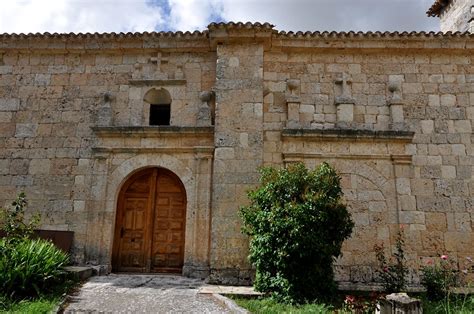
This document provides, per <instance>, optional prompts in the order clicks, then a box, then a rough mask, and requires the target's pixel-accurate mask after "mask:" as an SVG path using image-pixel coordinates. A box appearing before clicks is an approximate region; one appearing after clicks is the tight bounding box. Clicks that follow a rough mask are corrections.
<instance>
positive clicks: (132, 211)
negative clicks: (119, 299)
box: [112, 168, 186, 272]
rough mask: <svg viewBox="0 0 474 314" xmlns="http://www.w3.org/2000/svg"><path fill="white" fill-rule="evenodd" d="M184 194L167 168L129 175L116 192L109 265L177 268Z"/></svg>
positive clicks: (155, 269) (156, 269) (180, 260)
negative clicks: (112, 242) (113, 233)
mask: <svg viewBox="0 0 474 314" xmlns="http://www.w3.org/2000/svg"><path fill="white" fill-rule="evenodd" d="M185 219H186V195H185V191H184V188H183V186H182V184H181V181H179V179H178V178H177V177H176V176H175V175H174V174H172V173H171V172H169V171H167V170H164V169H159V168H153V169H147V170H144V171H142V172H140V173H139V174H137V175H134V176H132V177H131V178H130V179H129V181H128V182H127V183H126V184H125V185H124V187H123V189H122V191H121V192H120V196H119V205H118V212H117V223H116V229H115V242H114V253H113V260H112V264H113V269H114V270H116V271H126V272H181V269H182V267H183V262H184V238H185V237H184V232H185Z"/></svg>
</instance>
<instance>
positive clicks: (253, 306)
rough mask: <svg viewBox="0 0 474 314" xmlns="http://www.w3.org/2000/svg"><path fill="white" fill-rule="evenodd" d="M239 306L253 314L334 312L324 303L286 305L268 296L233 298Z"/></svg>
mask: <svg viewBox="0 0 474 314" xmlns="http://www.w3.org/2000/svg"><path fill="white" fill-rule="evenodd" d="M234 301H235V303H237V304H238V305H239V306H241V307H243V308H245V309H247V310H249V311H250V312H251V313H255V314H272V313H292V314H293V313H294V314H299V313H321V314H322V313H334V310H333V309H332V306H328V305H325V304H305V305H300V306H295V305H288V304H282V303H278V302H275V301H273V300H271V299H269V298H261V299H242V298H236V299H234Z"/></svg>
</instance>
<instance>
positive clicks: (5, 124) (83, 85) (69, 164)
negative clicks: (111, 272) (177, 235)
mask: <svg viewBox="0 0 474 314" xmlns="http://www.w3.org/2000/svg"><path fill="white" fill-rule="evenodd" d="M166 43H167V41H166V40H158V39H156V38H155V39H146V40H144V39H138V40H137V39H134V38H132V39H129V40H128V41H127V40H123V41H120V40H115V41H114V40H107V39H96V38H88V39H85V38H81V39H77V38H69V39H67V40H64V39H61V38H59V39H47V38H43V39H37V40H34V39H31V40H29V39H24V38H10V39H8V40H5V41H3V39H2V44H1V47H2V48H0V206H2V207H3V206H7V205H9V204H10V203H11V201H12V200H13V199H14V198H15V196H16V195H17V194H18V193H19V192H20V191H25V193H26V195H27V198H28V200H29V213H33V212H36V211H39V212H40V213H41V226H40V228H42V229H50V230H69V231H73V232H74V243H73V259H74V261H75V262H77V263H85V262H88V263H92V264H105V265H106V264H109V263H110V254H111V253H110V250H111V246H112V243H111V239H112V236H113V225H114V222H115V208H116V207H115V206H116V203H115V201H116V200H115V196H116V194H115V193H118V190H119V188H120V184H121V183H123V182H121V181H119V182H116V183H117V186H115V188H116V189H117V191H113V192H111V191H108V188H109V189H110V185H111V183H110V180H112V179H114V180H117V178H112V179H111V177H110V176H111V174H112V173H113V172H114V171H115V169H117V168H120V167H121V166H122V165H123V164H124V163H125V162H126V161H129V160H131V159H132V158H134V157H135V158H137V159H140V160H142V161H144V162H142V163H139V162H135V163H132V165H135V167H144V166H151V165H155V166H160V161H162V162H161V164H169V165H171V166H172V165H176V167H177V168H178V169H180V168H181V170H180V171H181V173H182V174H183V173H184V174H186V173H187V172H186V171H188V172H189V171H190V174H189V173H188V174H187V176H188V177H189V178H187V180H192V182H195V183H193V185H191V186H194V184H198V183H199V184H204V185H205V184H209V182H210V171H211V165H210V164H209V163H208V162H207V161H203V162H202V163H201V164H199V163H196V161H195V160H196V159H197V158H198V157H199V156H201V155H202V154H201V153H196V152H194V151H193V150H192V147H193V146H194V145H196V146H199V145H201V146H202V147H208V146H209V145H208V144H207V142H210V143H211V145H212V142H213V137H212V131H211V133H210V135H205V138H206V136H207V138H208V139H209V140H206V139H205V138H204V140H203V139H202V136H203V135H199V132H198V134H197V136H198V138H197V139H196V138H194V139H193V135H192V134H191V138H190V135H189V134H188V135H186V134H184V135H180V134H179V135H176V132H175V133H174V134H171V135H167V134H166V133H165V134H159V133H155V134H148V135H143V132H142V133H141V135H140V136H139V137H137V136H134V135H133V134H131V133H130V132H125V133H120V132H119V133H118V134H119V136H118V138H117V135H116V134H115V135H113V136H112V137H111V136H110V135H107V137H106V138H107V139H108V140H107V142H104V141H103V140H102V139H101V138H100V136H98V135H97V133H96V132H95V131H94V130H93V128H94V127H97V126H104V125H106V126H108V127H112V128H113V127H116V126H122V127H130V126H135V127H137V126H146V125H148V110H149V109H148V108H149V104H147V103H145V102H144V101H143V96H144V94H145V93H146V91H147V90H149V89H151V88H153V87H157V88H166V89H167V90H168V91H169V92H170V94H171V97H172V105H171V107H172V110H171V111H172V112H171V124H172V125H174V126H178V127H194V126H196V123H197V122H196V121H197V113H198V110H199V107H200V106H201V104H202V101H201V100H200V99H199V94H200V93H201V92H202V91H206V90H207V91H208V90H210V88H211V87H212V86H213V85H214V80H215V55H214V53H212V52H209V49H202V48H199V47H200V46H202V43H201V42H200V41H199V39H198V40H196V39H195V38H191V39H187V43H186V45H188V46H192V47H191V48H190V49H189V48H188V49H184V50H187V52H186V51H184V52H179V51H176V46H177V44H176V41H174V42H172V44H173V45H171V47H172V48H173V49H174V52H172V53H170V52H169V50H166V49H164V50H163V49H158V48H156V47H159V44H161V45H165V46H166ZM30 45H31V49H29V48H28V47H29V46H30ZM119 47H122V49H120V50H119ZM147 47H148V48H147ZM66 48H67V51H66ZM195 49H197V51H196V50H195ZM106 103H107V104H108V105H109V106H110V107H111V111H110V112H109V113H108V115H109V116H108V117H105V120H106V121H105V122H104V121H100V120H101V119H103V118H104V117H103V116H102V117H101V109H102V108H103V107H104V104H106ZM104 123H105V124H104ZM139 131H140V130H139ZM132 133H133V132H132ZM178 133H179V132H178ZM185 133H186V132H185ZM188 133H189V132H188ZM191 133H192V132H191ZM139 134H140V132H139ZM114 136H115V138H114ZM167 136H168V137H169V136H171V139H170V138H164V137H167ZM150 137H152V138H153V137H154V139H150ZM176 137H178V140H173V139H176ZM181 138H184V139H181ZM186 138H187V139H186ZM200 138H201V139H200ZM176 146H179V147H184V149H186V147H187V148H188V151H184V150H183V149H182V150H181V151H182V153H181V154H175V155H174V157H173V158H174V159H173V161H169V158H166V157H167V156H169V154H170V150H169V149H171V151H172V152H174V151H175V149H174V148H176ZM151 147H164V148H165V150H164V151H161V152H157V151H149V149H150V148H151ZM167 147H168V151H166V148H167ZM111 148H114V149H116V150H115V151H113V150H111ZM98 149H99V150H101V149H102V150H101V152H100V154H98V152H97V150H98ZM147 149H148V150H147ZM173 149H174V150H173ZM209 154H210V156H209V158H212V146H211V150H210V152H206V153H205V154H204V155H206V156H207V155H209ZM150 158H151V159H150ZM199 158H201V157H199ZM206 158H207V157H206ZM188 169H192V170H188ZM136 170H137V169H136V168H133V167H132V166H128V168H127V171H129V172H128V173H126V174H123V177H121V178H119V179H120V180H124V179H125V178H126V176H128V175H130V174H131V173H132V172H133V171H136ZM185 170H186V171H185ZM199 174H202V175H201V176H199ZM184 179H186V178H184ZM184 179H182V180H184ZM206 182H207V183H206ZM185 183H186V184H188V183H187V182H185ZM189 184H190V183H189ZM196 186H197V185H196ZM206 190H207V191H209V187H207V188H206ZM107 193H109V194H110V195H112V196H111V197H108V196H107V195H108V194H107ZM189 193H191V195H195V194H196V193H194V192H193V191H191V192H189ZM205 195H206V194H203V198H204V197H205ZM108 198H110V199H108ZM208 198H209V197H208ZM196 202H200V203H201V205H198V204H196ZM188 203H189V204H192V206H193V207H199V208H201V207H204V209H205V210H206V211H208V210H209V207H210V205H209V204H208V203H207V205H202V203H203V201H202V200H200V199H198V200H194V199H191V200H188ZM196 215H198V216H199V215H201V214H200V213H196ZM192 216H193V217H194V214H193V215H192ZM201 216H202V215H201ZM190 219H191V218H190ZM193 219H194V218H193ZM203 219H204V225H205V226H208V221H209V218H208V217H201V222H200V223H199V226H201V227H199V226H197V225H196V228H198V230H199V228H200V229H201V230H202V225H203V222H202V220H203ZM193 226H194V225H193ZM190 235H191V234H190ZM204 235H205V234H204ZM202 242H203V243H204V244H206V245H207V243H208V240H206V239H203V241H202ZM188 251H189V252H188V253H189V254H187V255H188V256H190V260H189V263H194V262H195V261H196V260H197V264H199V263H200V266H202V264H204V265H208V254H209V253H208V251H209V249H208V248H206V247H204V248H203V253H201V252H198V253H196V251H199V248H197V247H192V246H189V247H188ZM207 267H208V266H207Z"/></svg>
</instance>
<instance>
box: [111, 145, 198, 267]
mask: <svg viewBox="0 0 474 314" xmlns="http://www.w3.org/2000/svg"><path fill="white" fill-rule="evenodd" d="M153 167H158V168H164V169H167V170H169V171H171V172H173V173H174V174H176V176H177V177H178V178H179V179H180V180H181V182H182V184H183V186H184V188H185V190H186V198H187V207H186V213H187V215H186V234H191V233H192V231H191V230H188V229H192V228H193V227H194V225H193V224H194V221H193V219H192V215H189V214H188V213H190V212H192V208H194V207H195V201H194V200H195V199H196V197H195V193H196V191H195V188H194V187H195V184H194V181H195V178H194V173H193V171H192V170H191V169H190V168H188V167H187V166H186V165H185V164H184V163H183V162H181V161H180V160H178V159H177V158H175V157H172V156H170V155H166V154H147V155H137V156H134V157H132V158H129V159H127V160H126V161H124V162H123V163H121V164H120V165H119V166H118V167H117V168H115V169H114V170H113V171H112V172H111V173H110V175H109V176H108V180H107V190H106V203H105V210H106V212H109V213H112V215H111V219H110V221H107V222H104V223H106V224H107V225H104V229H106V230H108V231H107V232H105V233H104V236H105V237H106V238H105V239H104V242H105V243H106V247H107V250H108V251H107V252H106V254H105V255H106V256H107V259H108V261H109V262H110V261H111V258H112V247H113V235H114V230H115V222H116V209H117V202H118V196H119V193H120V190H121V188H122V186H123V184H124V183H125V182H126V181H127V180H128V179H129V178H130V177H131V176H132V175H134V174H135V173H137V172H138V171H141V170H143V169H146V168H153ZM192 245H193V243H189V241H187V242H186V243H185V246H186V247H187V246H192ZM186 247H185V257H184V259H185V262H186V259H187V256H186V252H187V251H189V250H188V249H186Z"/></svg>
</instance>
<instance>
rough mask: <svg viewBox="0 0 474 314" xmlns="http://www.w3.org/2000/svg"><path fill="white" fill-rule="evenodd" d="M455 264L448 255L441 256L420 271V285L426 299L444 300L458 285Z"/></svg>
mask: <svg viewBox="0 0 474 314" xmlns="http://www.w3.org/2000/svg"><path fill="white" fill-rule="evenodd" d="M457 269H458V267H457V265H456V263H455V262H454V261H453V260H451V259H450V258H449V256H448V255H441V256H440V257H439V258H438V259H436V260H435V261H434V262H433V261H432V260H429V261H428V265H427V266H424V267H423V268H422V269H421V273H422V275H421V284H422V285H423V286H424V287H425V288H426V292H427V296H428V299H430V300H434V301H438V300H441V299H443V298H445V297H446V296H447V295H448V293H449V289H450V288H451V287H454V286H456V285H457V284H458V283H459V280H460V276H459V273H458V271H457Z"/></svg>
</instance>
